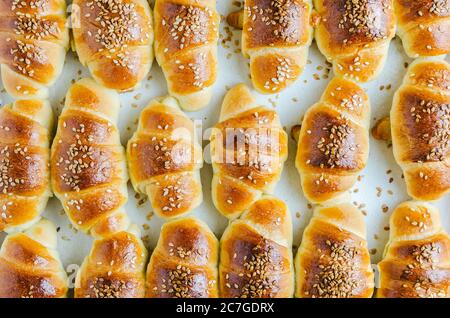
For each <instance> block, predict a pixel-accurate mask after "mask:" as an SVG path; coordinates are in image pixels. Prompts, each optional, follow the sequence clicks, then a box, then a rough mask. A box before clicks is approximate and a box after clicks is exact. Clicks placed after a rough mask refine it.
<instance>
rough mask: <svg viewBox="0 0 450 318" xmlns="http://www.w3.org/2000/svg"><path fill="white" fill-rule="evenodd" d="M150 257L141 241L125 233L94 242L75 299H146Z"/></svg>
mask: <svg viewBox="0 0 450 318" xmlns="http://www.w3.org/2000/svg"><path fill="white" fill-rule="evenodd" d="M146 258H147V251H146V250H145V247H144V246H143V244H142V242H141V241H140V239H139V238H137V237H136V236H134V235H132V234H130V233H128V232H125V231H122V232H118V233H115V234H113V235H111V236H108V237H106V238H102V239H99V240H96V241H94V245H93V247H92V250H91V252H90V254H89V256H88V259H87V261H86V262H87V264H86V267H83V268H82V273H81V277H80V286H78V287H77V288H76V290H75V297H85V298H134V297H143V296H144V294H145V291H144V290H145V285H144V264H145V261H146ZM83 265H84V264H83Z"/></svg>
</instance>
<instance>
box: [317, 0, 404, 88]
mask: <svg viewBox="0 0 450 318" xmlns="http://www.w3.org/2000/svg"><path fill="white" fill-rule="evenodd" d="M314 7H315V9H316V11H317V14H318V15H319V23H318V25H317V26H316V30H315V32H316V33H315V39H316V41H317V45H318V46H319V49H320V51H321V52H322V54H323V55H325V57H326V58H327V59H328V60H329V61H330V62H332V63H333V68H334V73H335V74H336V75H343V76H346V77H349V78H351V79H353V80H356V81H358V82H367V81H370V80H372V79H374V78H375V77H377V76H378V74H379V73H380V72H381V71H382V69H383V66H384V64H385V61H386V58H387V55H388V49H389V44H390V42H391V39H392V38H393V37H394V36H395V30H396V17H395V14H394V5H393V0H378V1H373V0H358V1H356V0H334V1H330V0H314Z"/></svg>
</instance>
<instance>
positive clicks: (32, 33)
mask: <svg viewBox="0 0 450 318" xmlns="http://www.w3.org/2000/svg"><path fill="white" fill-rule="evenodd" d="M68 47H69V30H68V29H67V27H66V1H64V0H2V1H0V65H1V72H2V81H3V85H4V87H5V89H6V91H7V92H8V93H9V94H10V95H11V96H12V97H14V98H15V99H28V98H42V99H45V98H47V97H48V95H49V87H50V86H52V85H53V84H54V83H55V81H56V80H57V78H58V77H59V75H60V74H61V72H62V69H63V66H64V60H65V58H66V51H67V49H68Z"/></svg>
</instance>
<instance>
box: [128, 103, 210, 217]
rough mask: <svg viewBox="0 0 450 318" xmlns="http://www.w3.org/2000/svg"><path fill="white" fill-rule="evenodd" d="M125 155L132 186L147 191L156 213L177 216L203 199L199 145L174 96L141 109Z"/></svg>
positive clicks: (190, 122)
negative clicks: (136, 126)
mask: <svg viewBox="0 0 450 318" xmlns="http://www.w3.org/2000/svg"><path fill="white" fill-rule="evenodd" d="M127 157H128V165H129V168H130V169H129V170H130V178H131V182H132V184H133V187H134V189H135V190H136V192H139V193H146V194H147V195H148V197H149V199H150V202H151V204H152V207H153V209H154V211H155V212H156V213H157V214H158V215H159V216H161V217H164V218H171V217H178V216H181V215H183V214H186V213H189V212H190V211H191V210H192V209H194V208H195V207H197V206H198V205H200V203H201V202H202V198H203V195H202V184H201V181H200V168H201V167H202V164H203V161H202V148H201V146H200V144H199V143H198V141H197V139H196V136H195V127H194V124H193V122H192V121H191V120H190V119H189V118H188V117H187V116H186V115H185V114H184V113H183V112H182V111H181V110H180V109H179V106H178V103H177V101H176V100H175V99H174V98H173V97H165V98H160V99H155V100H153V101H151V102H150V104H149V105H148V106H147V107H146V108H145V109H144V110H143V111H142V113H141V115H140V118H139V124H138V128H137V131H136V132H135V134H134V135H133V137H132V138H131V139H130V140H129V141H128V147H127Z"/></svg>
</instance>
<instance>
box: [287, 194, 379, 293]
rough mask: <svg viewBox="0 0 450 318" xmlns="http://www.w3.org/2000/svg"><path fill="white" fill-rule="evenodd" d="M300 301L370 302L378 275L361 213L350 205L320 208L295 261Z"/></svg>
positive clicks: (304, 237) (305, 235)
mask: <svg viewBox="0 0 450 318" xmlns="http://www.w3.org/2000/svg"><path fill="white" fill-rule="evenodd" d="M295 270H296V286H297V287H296V292H295V295H296V297H301V298H370V297H371V296H372V293H373V289H374V274H373V271H372V268H371V264H370V255H369V251H368V249H367V242H366V225H365V223H364V218H363V216H362V214H361V212H360V211H359V210H358V209H356V208H355V207H354V206H353V205H351V204H349V203H341V204H338V205H335V206H328V207H320V206H319V207H317V208H316V209H315V210H314V214H313V217H312V219H311V221H310V222H309V225H308V226H307V227H306V229H305V231H304V233H303V238H302V243H301V245H300V247H299V249H298V252H297V256H296V257H295Z"/></svg>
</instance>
